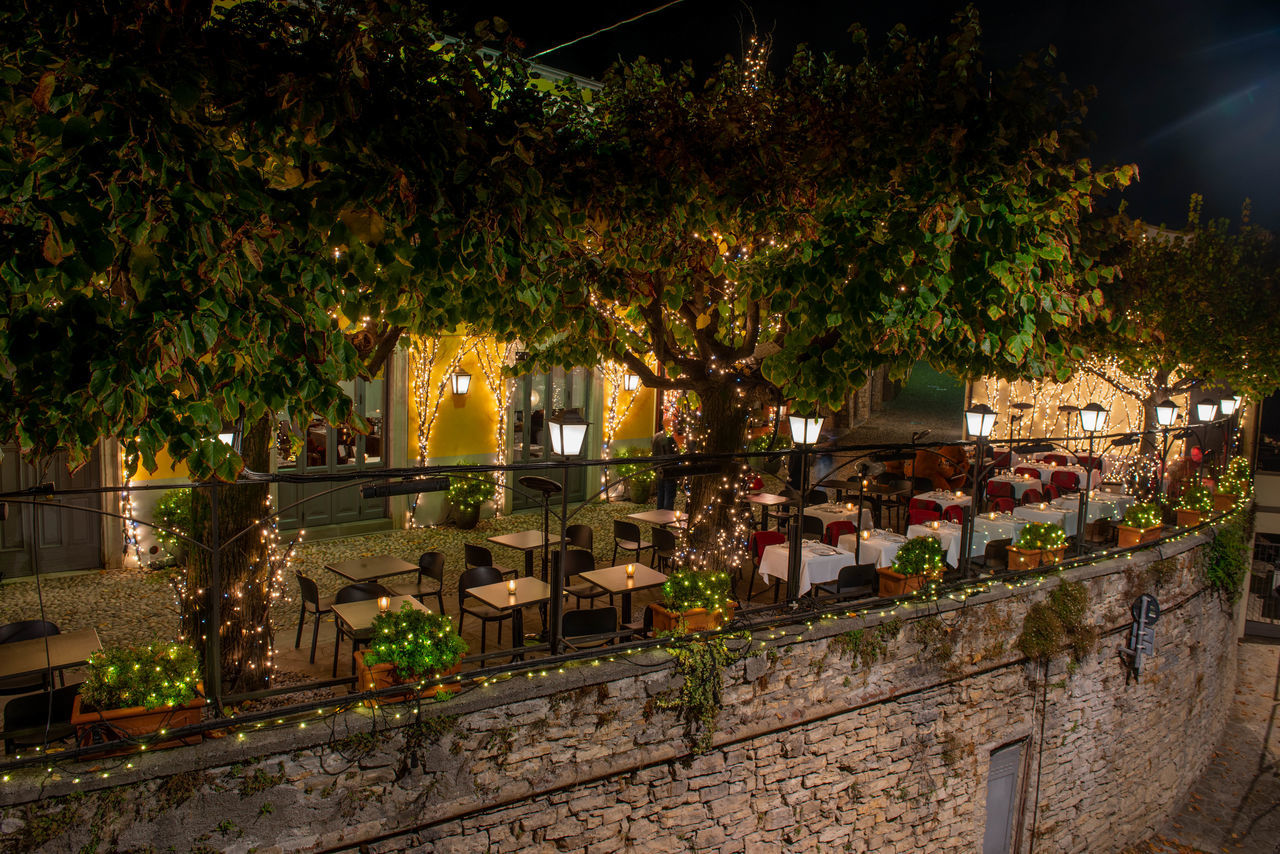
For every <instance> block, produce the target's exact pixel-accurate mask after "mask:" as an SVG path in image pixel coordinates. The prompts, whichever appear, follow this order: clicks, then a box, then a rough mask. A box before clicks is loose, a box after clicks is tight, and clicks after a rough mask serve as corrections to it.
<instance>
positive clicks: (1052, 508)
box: [1013, 504, 1080, 546]
mask: <svg viewBox="0 0 1280 854" xmlns="http://www.w3.org/2000/svg"><path fill="white" fill-rule="evenodd" d="M1013 515H1014V516H1017V517H1018V518H1019V519H1023V520H1025V521H1027V522H1048V523H1050V524H1052V525H1058V526H1060V527H1061V528H1062V530H1063V531H1064V532H1066V535H1067V536H1068V537H1074V536H1075V533H1076V518H1077V517H1078V516H1079V515H1080V514H1079V512H1078V511H1076V510H1073V509H1071V507H1070V506H1066V507H1064V506H1062V505H1058V504H1047V505H1045V507H1044V508H1043V509H1041V507H1040V505H1039V504H1024V505H1023V506H1021V507H1015V508H1013ZM1017 544H1018V543H1017V541H1014V545H1015V546H1016V545H1017Z"/></svg>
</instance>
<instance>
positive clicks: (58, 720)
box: [4, 682, 83, 753]
mask: <svg viewBox="0 0 1280 854" xmlns="http://www.w3.org/2000/svg"><path fill="white" fill-rule="evenodd" d="M81 684H83V683H80V682H77V683H76V684H74V685H64V686H62V687H61V688H54V689H53V690H52V691H41V692H39V693H37V694H26V695H24V696H21V697H14V698H13V699H12V700H10V701H9V702H7V703H5V706H4V752H5V753H13V752H15V750H20V749H23V748H28V747H40V748H43V747H44V746H46V745H49V744H54V743H56V742H63V741H67V740H68V739H70V738H73V737H74V736H75V734H76V728H75V727H74V726H72V725H71V709H72V706H73V705H74V704H75V699H76V695H77V694H78V693H79V692H80V685H81Z"/></svg>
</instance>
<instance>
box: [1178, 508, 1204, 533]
mask: <svg viewBox="0 0 1280 854" xmlns="http://www.w3.org/2000/svg"><path fill="white" fill-rule="evenodd" d="M1176 512H1177V514H1178V527H1179V528H1194V527H1195V526H1196V525H1199V524H1200V511H1199V510H1184V509H1183V508H1181V507H1179V508H1178V509H1177V511H1176Z"/></svg>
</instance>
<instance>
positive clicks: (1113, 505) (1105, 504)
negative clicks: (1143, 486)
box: [1053, 490, 1137, 523]
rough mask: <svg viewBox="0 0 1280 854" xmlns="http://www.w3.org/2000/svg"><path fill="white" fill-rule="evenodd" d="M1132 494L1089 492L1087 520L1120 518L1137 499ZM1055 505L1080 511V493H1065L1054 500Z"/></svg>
mask: <svg viewBox="0 0 1280 854" xmlns="http://www.w3.org/2000/svg"><path fill="white" fill-rule="evenodd" d="M1136 500H1137V499H1135V498H1134V497H1133V496H1132V495H1116V494H1113V493H1109V492H1101V491H1099V490H1093V491H1091V492H1090V493H1089V510H1088V512H1087V513H1086V514H1085V522H1086V523H1088V522H1097V521H1098V520H1099V519H1120V518H1122V517H1123V516H1124V511H1126V510H1128V509H1129V507H1131V506H1132V505H1133V503H1134V501H1136ZM1053 506H1055V507H1065V508H1069V509H1071V510H1076V511H1078V510H1079V509H1080V495H1079V493H1076V494H1074V495H1063V496H1062V497H1060V498H1057V499H1055V500H1054V501H1053Z"/></svg>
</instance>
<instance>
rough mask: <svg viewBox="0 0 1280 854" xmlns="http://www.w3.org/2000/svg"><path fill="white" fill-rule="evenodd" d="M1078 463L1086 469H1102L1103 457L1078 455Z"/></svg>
mask: <svg viewBox="0 0 1280 854" xmlns="http://www.w3.org/2000/svg"><path fill="white" fill-rule="evenodd" d="M1076 465H1078V466H1080V467H1082V468H1083V469H1084V470H1085V471H1089V470H1091V469H1098V470H1099V471H1101V470H1102V457H1091V456H1089V455H1088V454H1081V455H1080V456H1078V457H1076Z"/></svg>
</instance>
